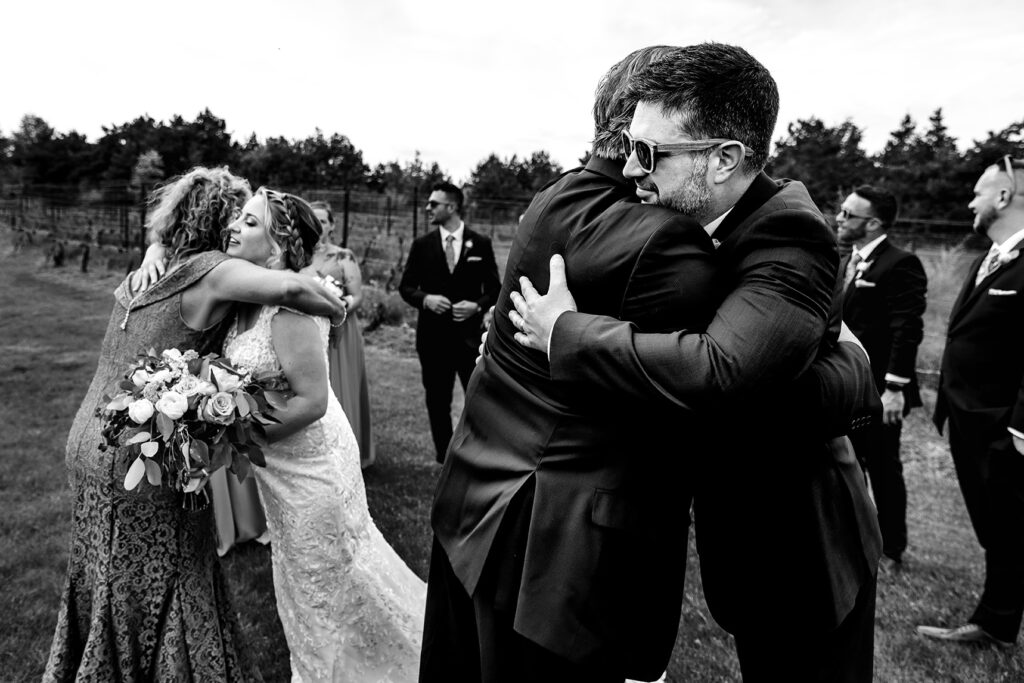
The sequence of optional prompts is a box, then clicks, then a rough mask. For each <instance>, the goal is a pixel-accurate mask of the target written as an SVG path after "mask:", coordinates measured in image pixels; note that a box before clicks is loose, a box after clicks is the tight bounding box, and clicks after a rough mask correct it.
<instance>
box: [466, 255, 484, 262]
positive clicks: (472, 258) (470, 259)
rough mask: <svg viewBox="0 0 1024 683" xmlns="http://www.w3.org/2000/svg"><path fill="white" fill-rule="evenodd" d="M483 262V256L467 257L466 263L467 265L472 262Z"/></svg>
mask: <svg viewBox="0 0 1024 683" xmlns="http://www.w3.org/2000/svg"><path fill="white" fill-rule="evenodd" d="M483 260H484V259H483V256H467V257H466V262H467V263H468V262H470V261H483Z"/></svg>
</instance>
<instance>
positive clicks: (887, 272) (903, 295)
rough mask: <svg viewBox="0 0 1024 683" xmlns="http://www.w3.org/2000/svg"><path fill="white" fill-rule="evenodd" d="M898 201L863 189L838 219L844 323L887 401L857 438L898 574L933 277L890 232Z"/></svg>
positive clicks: (887, 559)
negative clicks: (907, 436) (904, 440)
mask: <svg viewBox="0 0 1024 683" xmlns="http://www.w3.org/2000/svg"><path fill="white" fill-rule="evenodd" d="M896 212H897V204H896V198H895V197H894V196H892V194H890V193H889V192H886V191H885V190H883V189H880V188H877V187H872V186H870V185H863V186H861V187H858V188H857V189H856V190H854V191H853V194H851V195H850V196H849V197H847V198H846V199H845V200H844V201H843V205H842V207H841V208H840V210H839V213H838V214H837V215H836V224H837V226H838V227H839V241H840V242H845V243H846V244H852V245H853V252H852V253H851V254H850V255H849V256H847V257H846V258H844V259H843V261H842V262H841V263H840V264H839V273H840V274H841V276H842V288H843V293H842V300H843V321H844V322H846V324H847V325H849V326H850V329H851V330H853V333H854V334H855V335H857V338H858V339H860V341H861V343H863V344H864V348H865V349H867V352H868V356H869V357H870V358H871V369H872V374H873V375H874V378H875V385H876V386H877V387H878V393H879V394H880V395H881V397H882V422H881V423H876V424H873V425H871V427H869V428H867V429H863V430H859V431H858V432H855V433H854V434H851V435H850V440H851V441H852V442H853V449H854V451H855V452H856V453H857V457H858V458H859V459H860V461H861V463H862V464H863V465H864V467H865V469H866V470H867V472H868V476H869V477H870V478H871V488H872V489H873V490H874V492H875V506H876V507H877V508H878V525H879V526H880V527H881V529H882V554H883V559H882V566H883V567H886V568H891V569H898V568H899V567H900V566H901V565H902V561H903V551H904V550H906V549H907V488H906V485H905V483H904V481H903V463H901V462H900V432H901V431H902V429H901V427H902V424H903V418H904V417H906V416H907V414H908V413H909V412H910V411H911V410H912V409H914V408H917V407H920V405H921V394H920V392H919V390H918V386H917V372H916V365H917V347H918V345H920V343H921V339H922V338H923V336H924V322H923V320H922V319H921V317H922V316H923V315H924V309H925V299H926V296H927V290H928V279H927V277H926V276H925V274H924V268H923V267H922V266H921V260H920V259H919V258H917V256H915V255H914V254H912V253H910V252H909V251H905V250H903V249H900V248H899V247H897V246H896V245H894V244H892V242H891V241H890V240H889V239H888V235H887V233H886V231H887V230H888V229H889V227H890V226H892V224H893V221H895V220H896Z"/></svg>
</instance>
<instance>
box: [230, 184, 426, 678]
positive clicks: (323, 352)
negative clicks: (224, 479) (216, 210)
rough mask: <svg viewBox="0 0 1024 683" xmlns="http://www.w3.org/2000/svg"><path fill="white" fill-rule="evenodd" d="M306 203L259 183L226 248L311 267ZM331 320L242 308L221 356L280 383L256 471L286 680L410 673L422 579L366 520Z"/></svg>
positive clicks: (415, 656) (313, 240)
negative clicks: (331, 360)
mask: <svg viewBox="0 0 1024 683" xmlns="http://www.w3.org/2000/svg"><path fill="white" fill-rule="evenodd" d="M319 239H320V223H319V221H318V220H317V217H316V215H315V214H314V213H313V210H312V209H311V208H310V206H309V205H308V204H307V203H306V202H304V201H303V200H301V199H299V198H298V197H295V196H293V195H289V194H284V193H281V192H276V191H274V190H267V189H263V188H261V189H259V190H257V191H256V194H255V195H254V196H253V198H252V199H251V200H249V202H248V203H246V205H245V208H244V209H243V212H242V215H241V216H240V217H239V218H238V220H236V221H235V222H234V223H232V224H231V227H230V229H229V232H228V242H227V253H228V255H229V256H234V257H237V258H240V259H245V260H247V261H250V262H251V263H253V264H256V265H262V266H266V267H267V268H270V269H274V270H277V271H281V270H285V271H287V270H291V271H299V270H301V269H302V268H305V267H306V266H308V265H309V263H310V262H311V259H312V255H313V250H314V248H315V247H316V244H317V242H318V241H319ZM327 338H328V322H327V320H325V319H323V318H312V317H309V316H307V315H304V314H301V313H298V312H296V311H292V310H288V309H285V308H283V307H281V306H257V305H249V306H242V307H239V309H238V311H237V315H236V317H235V323H234V325H233V326H232V328H231V330H230V331H229V332H228V336H227V341H226V342H225V345H224V355H225V356H227V357H228V358H229V359H230V360H231V361H232V362H234V363H237V364H241V365H245V366H247V367H251V368H254V369H255V370H256V371H257V372H261V373H278V374H280V375H282V377H283V380H284V381H285V382H286V384H287V386H288V392H287V393H288V395H289V396H290V398H289V399H288V401H287V405H286V406H285V407H284V408H282V409H279V410H275V412H274V417H275V418H277V419H278V420H279V421H280V423H279V424H273V425H268V426H267V439H268V441H270V444H269V445H268V446H267V447H266V448H264V450H263V455H264V457H265V459H266V463H267V464H266V467H262V468H256V469H255V470H254V474H255V477H256V483H257V485H258V487H259V492H260V498H261V499H262V500H263V505H264V508H265V511H266V517H267V527H268V531H269V532H270V539H271V545H270V547H271V551H272V555H273V565H274V593H275V595H276V596H277V611H278V614H279V616H280V617H281V624H282V626H283V627H284V633H285V637H286V638H287V641H288V649H289V652H290V655H291V667H292V680H293V681H375V682H380V683H400V682H405V681H410V682H411V681H415V680H416V676H417V673H418V666H419V664H418V662H419V652H420V644H421V639H422V632H423V610H424V601H425V599H426V586H425V585H424V583H423V582H422V581H421V580H420V579H419V578H418V577H417V576H416V575H415V574H414V573H413V572H412V570H410V569H409V567H408V566H406V564H405V562H403V561H402V558H400V557H399V556H398V554H397V553H395V551H394V550H393V549H392V548H391V546H389V545H388V543H387V541H385V540H384V537H383V536H382V535H381V533H380V531H379V530H378V529H377V527H376V526H375V525H374V523H373V520H372V519H371V518H370V512H369V509H368V508H367V505H366V489H365V488H364V486H363V478H362V472H361V470H360V466H359V445H358V443H357V442H356V438H355V435H354V434H353V432H352V427H351V426H350V425H349V422H348V419H347V418H346V417H345V413H344V412H342V409H341V405H340V404H339V403H338V400H337V397H336V396H335V395H334V394H333V393H332V392H331V390H330V386H329V385H328V374H327V362H328V361H327V343H328V342H327Z"/></svg>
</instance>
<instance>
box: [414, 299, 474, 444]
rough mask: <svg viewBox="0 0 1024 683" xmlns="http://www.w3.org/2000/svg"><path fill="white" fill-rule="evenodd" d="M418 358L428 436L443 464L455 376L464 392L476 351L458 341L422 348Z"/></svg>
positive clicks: (448, 437) (450, 438)
mask: <svg viewBox="0 0 1024 683" xmlns="http://www.w3.org/2000/svg"><path fill="white" fill-rule="evenodd" d="M420 315H429V314H426V313H421V314H420ZM419 357H420V368H421V370H422V374H423V391H424V393H425V394H426V399H427V417H428V418H429V419H430V435H431V437H433V440H434V449H435V451H436V458H437V461H438V462H441V463H443V462H444V456H445V453H446V452H447V450H448V442H449V441H451V440H452V389H453V388H454V385H455V377H456V376H458V378H459V381H460V382H461V383H462V390H463V391H465V390H466V386H467V385H468V384H469V378H470V376H471V375H472V374H473V368H474V367H476V357H477V352H476V350H475V349H472V348H470V347H469V346H467V345H466V344H465V343H463V342H462V341H461V340H457V341H454V342H453V343H452V344H451V345H448V346H440V347H435V346H431V347H427V348H422V349H420V351H419Z"/></svg>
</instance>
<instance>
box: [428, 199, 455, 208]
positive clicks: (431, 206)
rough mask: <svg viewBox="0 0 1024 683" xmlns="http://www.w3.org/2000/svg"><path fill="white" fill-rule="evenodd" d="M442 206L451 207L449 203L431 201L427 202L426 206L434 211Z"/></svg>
mask: <svg viewBox="0 0 1024 683" xmlns="http://www.w3.org/2000/svg"><path fill="white" fill-rule="evenodd" d="M442 204H444V205H445V206H451V205H452V203H451V202H435V201H434V200H433V199H431V200H430V201H428V202H427V206H429V207H430V208H431V209H436V208H437V207H439V206H441V205H442Z"/></svg>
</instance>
